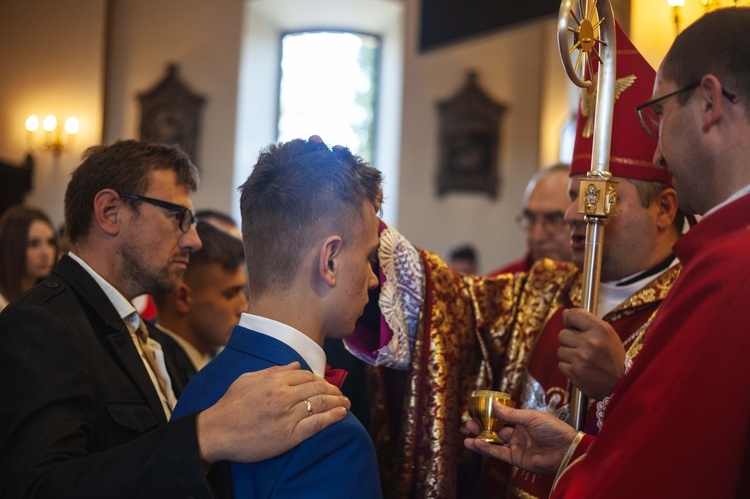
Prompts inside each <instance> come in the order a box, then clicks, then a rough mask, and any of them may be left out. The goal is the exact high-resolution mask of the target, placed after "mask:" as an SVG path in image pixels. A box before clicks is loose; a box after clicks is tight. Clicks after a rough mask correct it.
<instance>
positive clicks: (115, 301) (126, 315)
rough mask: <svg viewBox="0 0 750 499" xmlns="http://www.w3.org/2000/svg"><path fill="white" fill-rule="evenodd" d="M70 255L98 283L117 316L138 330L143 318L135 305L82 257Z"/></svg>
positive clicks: (71, 253) (69, 253) (70, 253)
mask: <svg viewBox="0 0 750 499" xmlns="http://www.w3.org/2000/svg"><path fill="white" fill-rule="evenodd" d="M68 255H69V256H70V258H72V259H73V260H75V261H76V262H78V264H79V265H80V266H81V267H83V270H85V271H86V272H88V273H89V275H90V276H91V277H92V278H93V279H94V281H96V283H97V284H98V285H99V287H100V288H102V291H104V294H105V295H107V298H108V299H109V301H110V302H111V303H112V306H114V307H115V310H117V314H118V315H119V316H120V318H121V319H122V320H124V321H125V322H126V323H129V324H130V325H131V326H133V328H134V329H133V330H136V329H138V328H139V327H140V323H141V316H140V315H139V314H138V311H137V310H136V309H135V307H134V306H133V304H132V303H130V302H129V301H128V299H127V298H125V297H124V296H122V293H120V292H119V291H117V289H116V288H115V287H114V286H112V285H111V284H110V283H108V282H107V281H106V280H105V279H104V278H103V277H102V276H100V275H99V274H97V272H96V271H95V270H94V269H92V268H91V267H90V266H89V264H87V263H86V262H84V261H83V260H82V259H81V257H80V256H78V255H76V254H75V253H73V252H72V251H69V252H68Z"/></svg>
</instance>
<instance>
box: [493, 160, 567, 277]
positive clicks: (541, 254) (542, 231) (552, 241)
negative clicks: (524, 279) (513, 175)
mask: <svg viewBox="0 0 750 499" xmlns="http://www.w3.org/2000/svg"><path fill="white" fill-rule="evenodd" d="M569 168H570V165H566V164H563V163H559V164H555V165H552V166H548V167H547V168H544V169H543V170H540V171H538V172H537V173H536V174H535V175H534V176H533V177H532V178H531V180H530V181H529V183H528V185H527V186H526V191H524V194H523V210H522V211H521V214H520V215H518V218H517V221H518V225H519V226H520V227H521V229H523V231H524V232H525V233H526V249H527V251H526V256H524V257H523V258H521V259H520V260H516V261H514V262H511V263H509V264H508V265H505V266H503V267H500V268H499V269H495V270H493V271H492V272H490V273H489V276H490V277H494V276H496V275H499V274H503V273H506V272H510V273H515V272H528V271H529V270H530V269H531V266H532V265H533V264H534V262H536V261H537V260H541V259H542V258H550V259H552V260H557V261H558V262H569V261H570V260H571V255H570V237H569V236H570V232H569V230H568V229H569V227H568V224H567V223H566V222H565V210H566V209H567V208H568V203H569V199H568V169H569Z"/></svg>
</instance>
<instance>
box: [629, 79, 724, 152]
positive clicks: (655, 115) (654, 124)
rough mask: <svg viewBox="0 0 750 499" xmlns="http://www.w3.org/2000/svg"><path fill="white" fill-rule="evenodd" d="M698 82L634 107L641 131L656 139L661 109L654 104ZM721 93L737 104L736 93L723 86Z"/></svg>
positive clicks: (686, 89) (692, 86)
mask: <svg viewBox="0 0 750 499" xmlns="http://www.w3.org/2000/svg"><path fill="white" fill-rule="evenodd" d="M700 84H701V82H699V81H697V82H695V83H691V84H690V85H688V86H686V87H683V88H681V89H679V90H675V91H674V92H670V93H668V94H667V95H662V96H661V97H659V98H658V99H654V100H650V101H648V102H647V103H645V104H641V105H640V106H638V107H636V108H635V111H636V112H637V113H638V120H639V121H640V122H641V128H643V131H644V132H646V134H647V135H648V136H649V137H651V138H652V139H658V138H659V124H660V122H661V111H662V110H661V109H660V108H659V109H656V108H654V106H655V105H656V104H658V103H660V102H662V101H663V100H665V99H668V98H669V97H672V96H674V95H677V94H681V93H682V92H689V91H690V90H695V89H696V88H698V85H700ZM721 94H722V95H723V96H724V97H726V98H727V99H729V102H731V103H732V104H737V101H738V100H739V99H738V98H737V96H736V95H734V94H733V93H731V92H729V91H727V90H726V89H724V88H723V87H722V89H721Z"/></svg>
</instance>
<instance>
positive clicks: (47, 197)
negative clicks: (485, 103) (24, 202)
mask: <svg viewBox="0 0 750 499" xmlns="http://www.w3.org/2000/svg"><path fill="white" fill-rule="evenodd" d="M324 3H325V5H326V8H325V9H317V12H316V15H315V16H313V15H312V14H311V13H310V12H308V11H309V7H310V6H311V5H317V4H314V3H313V2H312V0H252V1H250V0H215V1H213V2H204V1H201V0H110V2H107V1H106V0H79V1H77V2H55V1H52V0H26V1H24V2H5V3H4V4H3V7H2V9H3V11H2V15H0V37H2V38H0V40H1V41H2V42H3V47H4V50H3V51H0V64H2V67H3V68H12V70H10V71H6V72H4V76H3V78H2V79H0V156H2V157H4V158H7V159H15V160H18V161H20V160H21V158H22V157H23V153H24V150H25V145H24V142H25V135H24V133H25V132H24V130H23V122H24V120H25V118H26V116H27V115H28V114H31V113H39V114H44V113H46V112H58V113H66V112H70V113H73V112H75V113H76V114H77V115H78V116H79V118H80V119H81V132H80V134H79V140H78V141H77V146H78V151H76V152H77V153H80V151H81V150H82V149H83V148H85V147H86V146H89V145H92V144H94V143H99V142H100V141H101V139H102V129H103V128H104V129H105V130H106V132H104V137H103V138H104V141H105V142H111V141H112V140H114V139H117V138H131V137H137V135H138V122H139V106H138V104H137V95H138V93H139V92H142V91H144V90H147V89H149V88H151V87H152V86H153V85H154V83H156V82H157V81H159V80H160V79H161V78H162V77H163V76H164V71H165V67H166V65H167V64H168V63H170V62H176V63H178V64H179V65H180V68H181V74H182V76H183V78H184V79H185V80H186V81H187V83H188V84H189V85H190V86H191V87H192V88H193V90H194V91H196V92H199V93H201V94H203V95H205V96H206V97H207V104H206V107H205V114H204V119H203V129H202V136H201V142H200V150H199V156H198V157H197V158H195V160H196V163H197V164H198V165H199V166H200V167H201V170H202V178H203V180H202V186H201V190H200V192H199V193H198V195H197V196H196V197H195V200H194V201H195V206H196V207H197V208H204V207H213V208H217V209H220V210H224V211H232V210H234V209H235V205H236V195H235V190H236V186H237V185H239V183H240V182H242V181H244V179H245V178H246V176H247V174H248V173H249V169H250V165H252V164H253V162H254V159H255V156H256V155H257V152H258V150H259V149H260V148H261V147H263V146H265V145H266V144H268V143H269V142H271V141H272V140H273V139H274V133H275V124H274V120H275V106H276V104H275V100H276V98H277V97H276V89H275V87H276V84H277V79H278V63H277V62H276V61H277V52H278V32H279V31H280V30H285V29H297V28H299V27H302V26H303V25H304V26H306V27H312V25H316V26H315V27H337V26H341V25H343V24H346V25H349V26H351V23H350V20H351V17H352V16H351V13H352V10H353V9H365V10H366V12H367V15H366V16H365V18H366V19H368V20H369V21H370V23H373V22H374V23H375V24H376V26H375V27H373V25H372V24H369V25H363V26H361V27H360V29H362V30H364V31H371V32H372V31H379V30H380V29H381V28H382V32H383V33H385V34H386V35H387V36H385V37H384V42H385V45H384V56H385V59H387V60H389V61H391V62H390V66H386V67H384V68H383V69H384V79H383V82H382V84H383V85H384V90H383V98H382V99H381V102H380V105H381V109H380V124H381V127H382V130H383V131H385V133H381V134H380V135H379V141H380V143H379V147H380V149H379V151H378V155H377V157H378V164H377V165H376V166H378V167H379V168H381V169H382V170H383V171H384V172H385V176H386V182H387V184H386V196H387V198H386V204H385V207H384V209H385V216H386V219H387V220H389V221H390V222H392V223H394V224H395V225H396V226H397V227H398V228H399V229H400V230H401V231H402V232H403V233H404V234H405V235H406V236H407V237H409V238H411V239H412V240H413V241H414V242H415V243H416V244H418V245H420V246H422V247H424V248H427V249H431V250H434V251H438V252H440V253H441V254H445V252H446V251H447V249H448V248H449V247H450V246H452V245H453V244H455V243H458V242H461V241H471V242H473V243H475V244H476V245H477V247H478V248H479V251H480V255H481V258H482V270H483V271H486V270H489V269H491V268H493V267H495V266H496V265H498V264H502V263H505V262H507V261H508V260H511V259H513V258H516V257H518V256H520V255H521V254H522V253H523V250H524V242H523V234H522V233H521V232H520V231H518V229H517V228H516V227H515V224H514V222H513V219H514V217H515V216H516V214H517V213H518V212H519V209H520V204H521V195H522V192H523V189H524V187H525V184H526V182H527V181H528V179H529V178H530V177H531V175H532V174H533V173H534V172H535V171H536V170H537V168H539V167H540V166H542V165H544V164H545V163H548V162H550V158H551V157H553V156H554V155H555V154H556V144H555V140H556V137H557V134H558V133H559V130H558V127H559V124H560V123H562V122H563V121H564V118H565V116H566V112H567V111H566V109H567V103H566V102H564V101H565V100H566V99H564V98H563V96H564V95H565V92H564V91H563V90H561V88H562V87H564V86H565V85H566V84H565V83H563V82H564V81H565V76H564V74H563V72H562V69H561V68H560V63H559V61H557V55H556V49H555V43H554V25H555V21H554V20H552V19H550V20H548V21H546V22H542V23H536V24H533V25H527V26H524V27H521V28H517V29H513V30H506V31H502V32H499V33H496V34H491V35H486V36H482V37H478V38H476V39H474V40H472V41H467V42H462V43H457V44H455V45H453V46H451V47H447V48H441V49H439V50H434V51H431V52H428V53H424V54H420V53H418V51H417V37H418V33H419V0H327V1H326V2H324ZM107 4H110V5H111V12H110V13H109V19H110V20H109V24H108V25H109V27H110V30H109V33H108V36H105V33H106V31H105V20H106V19H107V13H106V12H105V6H106V5H107ZM279 6H281V10H280V11H279V10H278V9H279V8H280V7H279ZM274 7H275V8H276V9H277V11H276V12H275V13H274V12H271V11H272V10H273V8H274ZM306 8H308V9H307V10H308V11H306V10H305V9H306ZM279 12H281V15H282V16H283V22H282V21H279V19H278V16H279ZM316 16H317V17H316ZM377 25H379V26H380V28H377ZM354 27H355V28H356V27H357V26H354ZM246 29H249V31H245V30H246ZM248 32H249V33H250V35H251V36H249V37H245V38H243V36H244V34H245V33H248ZM402 33H405V35H403V34H402ZM259 35H262V36H260V38H259V37H258V36H259ZM263 36H265V41H262V40H261V39H262V38H263ZM550 52H552V55H550ZM105 53H106V54H107V58H106V60H107V65H106V66H105V64H104V60H105ZM240 61H242V63H240ZM469 69H474V70H476V71H478V73H479V77H480V80H479V83H480V85H482V86H483V88H484V89H485V90H486V91H487V92H488V93H489V94H490V95H491V96H492V97H493V98H495V99H496V100H500V101H502V102H504V103H506V104H507V105H508V112H507V113H506V114H505V116H504V118H503V122H502V135H501V138H500V139H501V155H500V159H499V168H500V175H501V179H502V187H501V190H500V198H499V199H498V200H496V201H493V200H490V199H489V198H487V197H485V196H483V195H469V194H449V195H447V196H446V197H445V198H442V199H438V198H437V196H436V192H435V175H436V173H437V165H438V157H437V154H438V144H437V138H438V123H437V112H436V108H435V104H436V103H437V102H438V101H439V100H442V99H445V98H447V97H450V96H451V95H453V94H454V93H455V92H456V91H457V90H458V89H459V88H460V87H461V86H462V85H463V83H464V79H465V75H466V71H467V70H469ZM105 71H106V82H107V83H106V86H105V84H104V82H105ZM402 79H403V87H402V86H401V85H400V84H399V82H400V81H401V80H402ZM105 89H106V95H105ZM386 95H388V97H385V96H386ZM105 102H106V107H105V106H104V103H105ZM53 107H54V108H55V109H50V110H49V111H47V110H46V109H47V108H53ZM103 109H106V123H104V124H103V122H102V117H103V116H104V114H105V112H104V111H103ZM550 137H551V138H550ZM77 156H78V154H76V155H63V156H62V157H61V159H60V163H61V164H60V165H58V166H57V167H54V166H53V165H52V164H51V158H49V157H41V156H40V163H45V162H46V163H47V165H46V166H44V165H43V164H40V175H38V176H37V177H40V178H37V179H36V180H37V184H36V189H35V191H34V193H33V195H32V196H31V197H30V200H29V201H30V202H32V203H34V204H37V205H39V206H41V207H43V208H45V209H47V210H48V211H50V212H52V214H53V217H54V218H55V220H56V221H59V220H61V219H62V193H63V192H64V186H65V184H66V183H67V178H68V173H69V171H70V169H72V168H73V167H74V166H75V165H76V164H77ZM55 168H57V169H55Z"/></svg>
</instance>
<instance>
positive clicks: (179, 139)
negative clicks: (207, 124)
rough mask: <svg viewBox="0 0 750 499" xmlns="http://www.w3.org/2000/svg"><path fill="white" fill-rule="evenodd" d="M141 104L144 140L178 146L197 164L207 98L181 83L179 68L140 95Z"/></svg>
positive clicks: (173, 65)
mask: <svg viewBox="0 0 750 499" xmlns="http://www.w3.org/2000/svg"><path fill="white" fill-rule="evenodd" d="M138 100H139V101H140V103H141V140H146V141H149V142H159V143H164V144H177V145H179V146H180V147H181V148H182V149H183V150H184V151H185V152H187V153H188V155H190V158H191V159H192V160H193V161H194V162H195V161H196V157H197V154H198V140H199V137H200V122H201V115H202V110H203V105H204V104H205V102H206V99H205V97H203V96H201V95H198V94H195V93H193V92H192V91H191V90H190V88H188V86H187V85H186V84H185V83H184V82H183V81H182V80H181V79H180V76H179V68H178V67H177V65H176V64H170V65H169V66H168V67H167V75H166V76H165V77H164V79H163V80H162V81H160V82H159V83H157V84H156V85H155V86H154V87H153V88H151V89H150V90H147V91H146V92H143V93H141V94H139V95H138Z"/></svg>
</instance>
